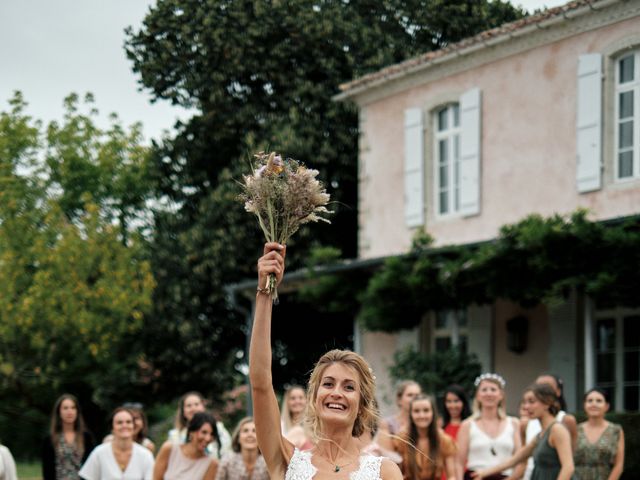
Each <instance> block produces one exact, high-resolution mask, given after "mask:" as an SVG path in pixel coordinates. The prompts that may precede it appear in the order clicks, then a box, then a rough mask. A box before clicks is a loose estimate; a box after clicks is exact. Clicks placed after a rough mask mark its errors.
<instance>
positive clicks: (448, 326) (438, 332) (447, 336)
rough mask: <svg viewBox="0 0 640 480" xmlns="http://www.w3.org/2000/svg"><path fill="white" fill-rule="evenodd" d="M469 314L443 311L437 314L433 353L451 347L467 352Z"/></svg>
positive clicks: (459, 311)
mask: <svg viewBox="0 0 640 480" xmlns="http://www.w3.org/2000/svg"><path fill="white" fill-rule="evenodd" d="M467 325H468V324H467V312H466V311H465V310H442V311H439V312H437V313H436V315H435V318H434V322H433V343H432V351H435V352H442V351H445V350H449V349H450V348H451V347H458V348H459V349H460V350H462V351H463V352H466V351H467V338H468V336H469V329H468V326H467Z"/></svg>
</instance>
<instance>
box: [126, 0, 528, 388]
mask: <svg viewBox="0 0 640 480" xmlns="http://www.w3.org/2000/svg"><path fill="white" fill-rule="evenodd" d="M443 9H444V10H443ZM445 10H446V11H445ZM522 14H523V12H522V11H521V10H517V9H514V8H513V7H511V6H510V5H508V4H504V3H502V2H496V1H494V2H489V1H486V0H474V1H469V0H456V1H453V2H451V1H449V2H442V1H439V0H428V1H427V0H414V1H411V2H406V1H391V2H379V1H358V2H345V1H341V0H329V1H323V2H314V1H309V0H293V1H287V2H283V1H280V0H275V1H264V0H234V1H229V0H213V1H207V2H205V1H203V0H199V1H192V0H159V1H158V2H157V3H156V4H155V5H154V6H152V7H151V9H150V10H149V12H148V14H147V16H146V17H145V19H144V23H143V26H142V27H141V28H140V29H139V30H138V31H134V30H132V29H130V30H129V31H128V38H127V42H126V49H127V54H128V56H129V58H130V59H131V60H132V62H133V68H134V71H135V72H137V73H138V74H139V75H140V81H141V84H142V85H143V86H144V87H146V88H147V89H148V90H150V91H151V93H152V95H153V96H154V97H155V98H156V99H168V100H170V101H171V102H173V103H175V104H180V105H183V106H187V107H195V108H197V109H198V110H199V113H198V114H197V115H195V116H194V117H193V118H192V119H191V120H189V121H188V122H187V123H185V124H179V125H178V133H177V134H176V136H175V137H174V138H164V139H163V141H162V142H161V143H160V144H158V145H156V148H155V150H154V155H153V168H152V169H151V172H152V174H153V175H154V181H155V188H156V191H157V195H158V197H159V198H160V199H161V200H162V201H163V202H164V203H166V204H167V205H170V206H171V208H169V209H166V210H162V209H156V212H155V213H154V219H155V227H156V230H155V232H154V237H153V239H152V246H151V249H152V250H151V251H152V259H153V272H154V276H155V278H156V280H157V282H158V287H157V289H156V293H155V297H154V313H153V316H152V317H149V318H148V321H147V324H146V325H145V330H146V331H147V332H148V333H149V336H148V338H149V339H150V340H149V341H148V344H147V345H146V347H145V348H146V350H147V351H148V352H149V353H150V357H151V358H153V362H152V364H153V371H156V372H158V375H157V377H156V378H157V381H154V385H155V388H156V390H154V391H155V392H156V394H157V395H160V396H161V397H163V398H167V399H168V398H170V397H171V398H172V397H173V396H174V393H175V391H176V389H190V388H193V385H194V384H195V385H198V388H203V389H205V388H206V389H208V391H206V392H205V393H207V394H208V395H210V396H212V397H214V398H215V397H219V396H220V395H221V394H222V392H223V391H224V390H225V388H224V387H230V386H231V385H232V383H233V382H238V381H240V379H239V378H238V374H237V372H236V371H235V370H234V368H233V367H234V365H235V363H236V358H235V354H236V353H237V351H238V349H239V348H241V345H243V338H244V334H245V333H246V332H244V330H243V327H244V322H242V321H241V319H239V318H238V314H237V313H235V312H233V311H231V310H230V308H229V306H228V304H227V302H226V299H225V297H224V295H223V292H224V289H223V286H224V285H227V284H229V283H233V282H235V281H239V280H241V279H246V278H247V277H250V276H251V277H252V276H254V275H255V267H254V265H255V263H254V262H255V259H256V258H257V256H258V255H259V253H260V252H261V250H262V248H261V246H260V245H261V243H262V242H261V240H260V239H259V238H260V235H259V231H258V229H257V226H256V225H255V220H254V219H253V218H252V217H251V215H249V214H247V213H246V212H244V211H243V209H242V206H241V205H240V203H239V202H238V201H237V198H236V197H237V195H238V193H240V188H239V186H238V185H237V184H236V183H235V182H233V181H232V180H233V179H239V178H240V175H241V174H242V173H246V172H247V171H248V170H249V160H250V159H251V157H252V154H253V153H255V152H257V151H259V150H264V151H270V150H274V149H277V150H278V151H280V152H283V153H285V154H286V155H287V156H291V157H293V158H298V159H301V160H304V161H305V162H307V163H308V164H309V166H312V167H313V168H317V169H319V170H320V172H321V173H320V178H321V179H322V180H323V181H324V183H325V184H326V185H327V187H328V190H329V193H331V196H332V200H334V201H335V203H333V204H332V205H331V209H332V210H334V211H335V215H333V216H332V219H331V222H332V226H331V228H305V229H303V230H301V231H300V232H298V234H297V236H296V237H294V239H293V240H292V241H291V242H290V243H289V245H288V247H289V249H288V252H287V263H288V268H289V269H290V270H291V269H295V268H298V267H301V266H303V265H305V261H304V259H305V256H306V255H307V253H308V252H310V251H311V249H312V248H313V247H315V246H318V245H324V246H333V247H336V248H337V247H339V248H340V249H341V251H342V254H343V255H344V256H345V257H347V258H353V257H355V256H356V254H357V211H356V208H355V206H356V203H357V189H356V187H357V168H356V160H357V151H358V123H357V112H356V108H355V106H354V105H350V104H346V103H338V102H334V101H332V97H333V95H335V94H336V93H337V92H338V86H339V85H340V84H341V83H343V82H346V81H349V80H351V79H353V78H354V77H356V76H359V75H362V74H365V73H368V72H371V71H373V70H376V69H379V68H381V67H383V66H386V65H388V64H391V63H394V62H398V61H400V60H403V59H405V58H407V57H408V56H410V55H414V54H418V53H423V52H425V51H428V50H433V49H437V48H439V47H441V46H443V45H445V44H446V43H448V42H452V41H456V40H459V39H461V38H462V37H465V36H468V35H470V34H473V33H475V32H478V31H479V30H483V29H485V28H488V27H491V26H495V25H498V24H500V23H501V22H503V21H505V20H510V19H512V18H517V17H520V16H522ZM454 16H457V17H456V18H455V19H454V18H452V17H454ZM250 239H255V240H250ZM319 283H320V285H319V288H323V289H325V290H327V291H331V290H333V291H334V292H341V290H335V284H331V282H330V281H329V280H328V279H326V280H325V279H323V280H322V281H321V282H319ZM338 300H340V301H338ZM342 300H344V301H346V302H348V307H347V308H353V309H354V311H355V308H356V307H355V300H356V299H355V298H353V297H351V298H347V296H346V295H343V296H342V298H341V299H336V301H333V302H329V303H328V305H327V307H328V309H329V310H335V309H337V308H340V307H339V304H340V303H341V301H342ZM151 339H153V340H151ZM194 382H195V383H194ZM201 385H204V386H205V387H201Z"/></svg>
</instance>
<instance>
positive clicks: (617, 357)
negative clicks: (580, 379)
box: [585, 308, 640, 411]
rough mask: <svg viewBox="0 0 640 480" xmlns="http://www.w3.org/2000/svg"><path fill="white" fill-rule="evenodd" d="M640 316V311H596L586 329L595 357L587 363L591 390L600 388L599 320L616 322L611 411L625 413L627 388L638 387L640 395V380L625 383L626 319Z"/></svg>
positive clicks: (619, 309)
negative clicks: (598, 355)
mask: <svg viewBox="0 0 640 480" xmlns="http://www.w3.org/2000/svg"><path fill="white" fill-rule="evenodd" d="M637 315H640V309H629V308H615V309H606V310H604V309H603V310H594V311H593V316H592V320H591V322H588V328H587V329H586V332H585V333H586V334H587V343H588V344H590V348H588V351H590V352H591V353H592V355H593V357H592V361H591V362H588V363H587V369H588V370H591V371H589V372H586V378H587V380H588V381H587V382H586V387H587V389H588V388H591V387H593V386H598V384H597V378H598V371H597V354H598V345H597V344H596V339H597V324H598V321H599V320H604V319H614V320H615V345H614V349H613V353H614V365H615V367H614V379H613V382H612V383H613V388H614V392H615V393H614V399H613V400H614V401H613V404H612V405H611V409H612V410H615V411H625V409H624V387H625V386H631V387H633V386H636V387H637V388H638V390H639V394H640V378H638V379H637V380H635V381H631V382H626V383H625V382H624V354H625V347H624V332H623V326H624V318H625V317H629V316H637Z"/></svg>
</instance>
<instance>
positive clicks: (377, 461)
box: [349, 455, 382, 480]
mask: <svg viewBox="0 0 640 480" xmlns="http://www.w3.org/2000/svg"><path fill="white" fill-rule="evenodd" d="M381 466H382V457H376V456H374V455H362V456H361V457H360V468H358V470H356V471H355V472H352V473H351V475H350V476H349V478H350V480H380V479H381V477H380V467H381Z"/></svg>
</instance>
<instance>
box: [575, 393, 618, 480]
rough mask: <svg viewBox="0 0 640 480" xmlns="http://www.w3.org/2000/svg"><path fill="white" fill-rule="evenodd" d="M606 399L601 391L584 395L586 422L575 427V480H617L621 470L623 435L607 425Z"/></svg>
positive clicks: (616, 428) (607, 406)
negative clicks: (576, 432) (576, 428)
mask: <svg viewBox="0 0 640 480" xmlns="http://www.w3.org/2000/svg"><path fill="white" fill-rule="evenodd" d="M609 406H610V405H609V399H608V396H607V394H606V392H605V391H604V390H601V389H599V388H592V389H591V390H589V391H588V392H587V393H586V395H585V396H584V411H585V413H586V414H587V421H586V422H583V423H581V424H580V425H578V441H577V444H576V450H575V453H574V462H575V466H576V478H577V479H578V480H618V478H620V475H622V470H623V468H624V432H623V431H622V427H620V425H616V424H615V423H611V422H608V421H607V420H605V418H604V415H605V413H607V412H608V411H609Z"/></svg>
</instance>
